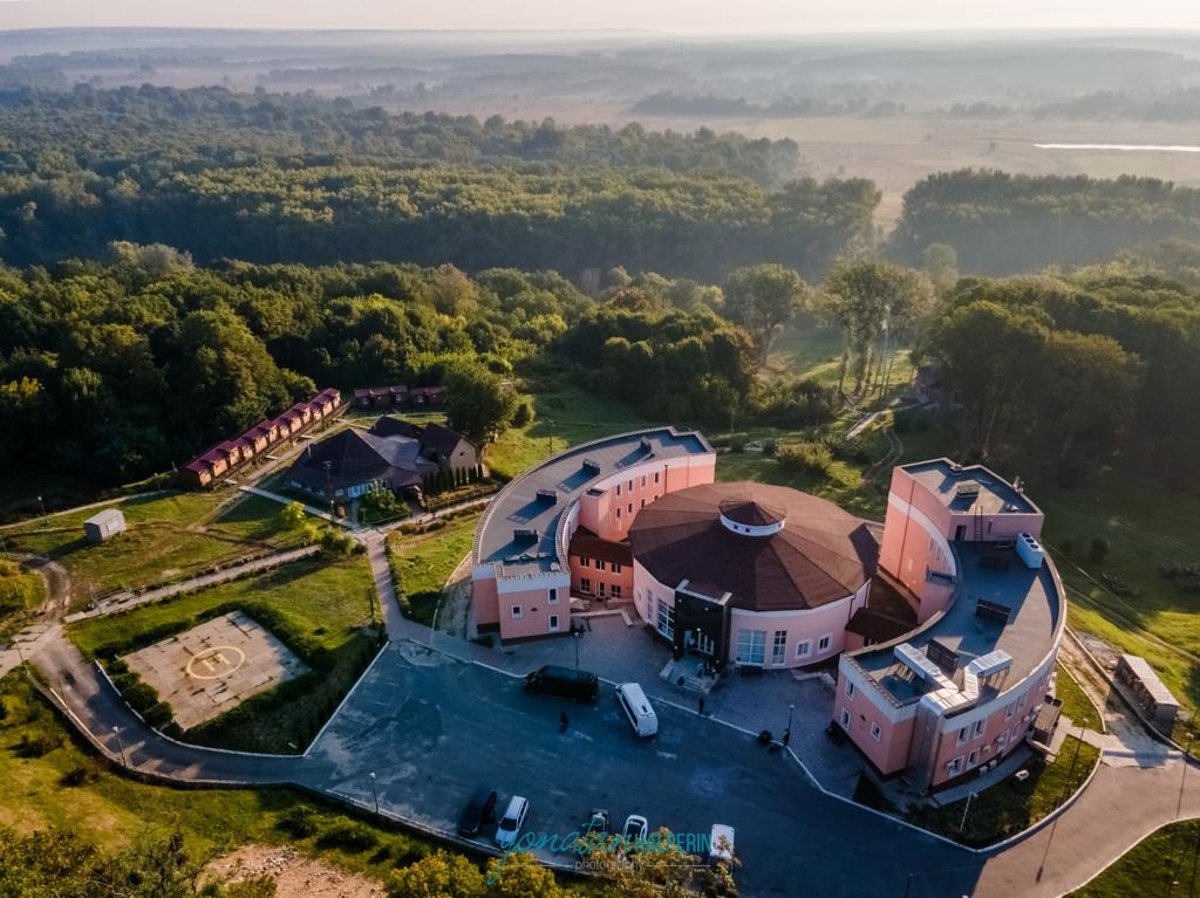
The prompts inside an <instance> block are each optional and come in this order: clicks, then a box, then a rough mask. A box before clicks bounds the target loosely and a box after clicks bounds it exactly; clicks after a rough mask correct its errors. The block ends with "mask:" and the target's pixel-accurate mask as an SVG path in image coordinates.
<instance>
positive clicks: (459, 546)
mask: <svg viewBox="0 0 1200 898" xmlns="http://www.w3.org/2000/svg"><path fill="white" fill-rule="evenodd" d="M479 518H480V513H478V512H477V513H474V514H468V515H463V516H462V517H457V518H454V519H453V520H450V521H448V522H447V523H446V526H445V527H443V528H441V529H440V530H434V531H432V532H430V533H423V534H403V533H400V532H398V531H393V532H392V533H390V534H389V535H388V559H389V563H390V564H391V566H392V578H393V580H394V581H395V584H396V592H397V595H400V594H403V596H404V597H405V599H406V600H407V602H408V606H409V608H408V615H409V616H410V617H411V618H412V619H413V620H415V621H417V622H419V623H422V624H425V625H426V626H429V625H431V624H432V622H433V615H434V613H435V610H436V608H437V603H438V599H439V598H440V597H441V594H442V587H443V586H445V584H446V580H447V578H449V576H450V575H451V574H452V573H453V572H454V569H455V568H456V567H457V566H458V563H459V562H460V561H462V560H463V558H465V557H466V555H467V553H468V552H470V551H471V544H472V542H473V541H474V538H475V526H476V525H477V524H478V523H479Z"/></svg>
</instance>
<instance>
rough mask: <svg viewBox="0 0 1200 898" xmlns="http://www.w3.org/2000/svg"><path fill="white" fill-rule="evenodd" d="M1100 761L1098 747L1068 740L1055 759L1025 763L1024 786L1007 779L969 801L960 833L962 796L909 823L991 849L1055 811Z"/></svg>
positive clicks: (911, 817) (923, 811)
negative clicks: (993, 845)
mask: <svg viewBox="0 0 1200 898" xmlns="http://www.w3.org/2000/svg"><path fill="white" fill-rule="evenodd" d="M1076 747H1078V749H1079V755H1078V758H1075V751H1076ZM1099 760H1100V750H1099V749H1097V748H1094V747H1092V746H1091V745H1088V744H1086V743H1083V742H1080V741H1079V740H1078V739H1076V738H1075V737H1074V736H1068V737H1067V738H1066V740H1065V741H1064V742H1063V747H1062V751H1061V752H1060V753H1059V755H1058V757H1057V758H1056V759H1055V760H1054V761H1052V762H1047V761H1045V759H1043V758H1041V757H1035V758H1034V759H1033V760H1031V761H1030V762H1029V764H1027V765H1026V768H1025V769H1027V770H1028V771H1029V774H1030V776H1029V778H1028V779H1027V780H1025V782H1023V783H1019V782H1017V781H1016V780H1015V779H1013V778H1011V777H1010V778H1008V779H1007V780H1005V781H1004V782H1002V783H998V784H997V785H995V786H992V787H991V788H989V789H986V790H985V791H983V792H981V793H979V794H978V795H976V796H975V797H974V798H973V799H971V807H970V810H969V811H968V812H967V820H966V826H965V827H963V828H962V831H961V833H960V831H959V827H960V824H961V823H962V820H963V811H964V810H965V808H966V802H967V799H965V798H964V799H962V800H960V801H956V802H953V803H952V804H948V805H945V806H944V807H940V808H921V809H919V810H916V811H913V812H912V813H910V814H909V816H908V819H909V820H911V821H912V822H913V823H915V824H917V825H918V826H921V827H924V828H925V829H929V830H932V831H934V832H938V833H941V834H942V835H944V836H947V837H949V838H951V839H955V840H956V841H960V842H963V843H964V844H966V845H971V846H973V847H982V846H985V845H991V844H993V843H995V842H998V841H1000V840H1001V839H1005V838H1008V837H1009V836H1011V835H1015V834H1016V833H1018V832H1020V831H1021V830H1024V829H1027V828H1028V827H1030V826H1032V825H1033V824H1034V823H1037V821H1039V820H1041V819H1042V818H1043V817H1045V816H1046V815H1047V814H1049V813H1050V812H1051V811H1053V810H1054V809H1055V808H1056V807H1058V806H1059V805H1060V804H1061V803H1062V802H1063V800H1064V799H1066V798H1069V797H1070V795H1071V794H1072V793H1073V792H1074V791H1075V790H1077V789H1078V788H1079V787H1080V786H1081V785H1082V784H1083V782H1084V780H1086V779H1087V777H1088V775H1089V774H1090V773H1091V772H1092V768H1093V767H1095V766H1096V763H1097V762H1098V761H1099ZM1072 763H1074V767H1073V768H1072Z"/></svg>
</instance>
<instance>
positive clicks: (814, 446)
mask: <svg viewBox="0 0 1200 898" xmlns="http://www.w3.org/2000/svg"><path fill="white" fill-rule="evenodd" d="M775 456H776V458H777V459H778V460H779V464H780V465H782V466H783V467H784V468H785V469H787V470H789V471H799V472H801V473H807V474H827V473H828V472H829V468H830V466H832V465H833V453H832V452H831V451H830V449H829V447H828V446H827V445H825V444H824V443H819V442H813V441H806V442H799V443H781V444H780V445H779V446H777V447H776V450H775Z"/></svg>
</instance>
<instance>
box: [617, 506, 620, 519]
mask: <svg viewBox="0 0 1200 898" xmlns="http://www.w3.org/2000/svg"><path fill="white" fill-rule="evenodd" d="M617 520H618V521H619V520H621V509H619V508H618V509H617Z"/></svg>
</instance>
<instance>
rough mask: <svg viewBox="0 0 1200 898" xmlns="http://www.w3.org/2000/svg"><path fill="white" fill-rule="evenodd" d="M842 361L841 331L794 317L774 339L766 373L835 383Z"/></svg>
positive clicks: (814, 320)
mask: <svg viewBox="0 0 1200 898" xmlns="http://www.w3.org/2000/svg"><path fill="white" fill-rule="evenodd" d="M841 361H842V332H841V330H840V329H838V328H837V327H825V326H823V325H821V324H820V323H818V322H817V320H816V319H815V318H813V317H812V316H811V315H805V314H800V315H797V316H796V317H794V318H793V319H792V320H791V321H790V322H788V324H787V326H786V327H784V329H783V332H782V333H780V334H779V336H778V337H776V338H775V342H774V343H773V344H772V345H771V352H770V354H769V355H768V356H767V364H766V368H765V373H768V374H788V375H799V376H802V377H811V378H814V379H816V380H819V381H821V382H823V383H837V379H838V374H839V372H840V370H841Z"/></svg>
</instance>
